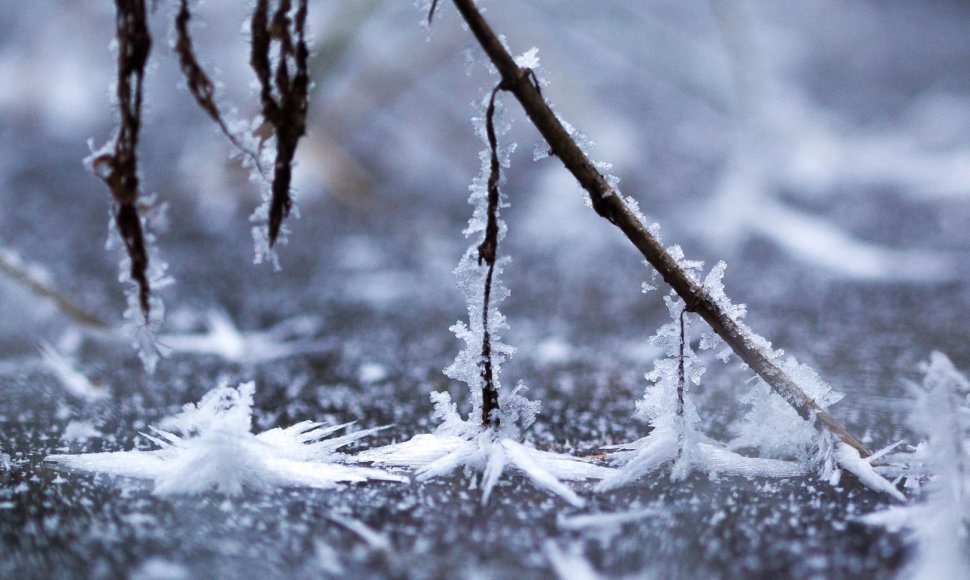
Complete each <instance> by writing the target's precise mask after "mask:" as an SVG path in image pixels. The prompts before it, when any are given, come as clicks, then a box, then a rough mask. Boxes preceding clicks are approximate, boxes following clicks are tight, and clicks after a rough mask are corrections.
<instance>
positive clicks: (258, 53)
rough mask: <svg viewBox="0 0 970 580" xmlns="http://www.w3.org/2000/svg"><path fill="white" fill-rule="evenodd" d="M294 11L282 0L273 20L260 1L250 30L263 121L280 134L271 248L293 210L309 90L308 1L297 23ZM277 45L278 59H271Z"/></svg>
mask: <svg viewBox="0 0 970 580" xmlns="http://www.w3.org/2000/svg"><path fill="white" fill-rule="evenodd" d="M291 7H292V3H291V2H290V0H278V3H277V6H276V11H275V12H273V15H272V18H271V17H270V9H269V1H268V0H257V2H256V6H255V8H254V9H253V16H252V20H251V27H250V28H251V29H252V52H251V56H250V64H251V66H252V68H253V71H254V72H255V73H256V78H257V79H258V80H259V85H260V93H259V95H260V101H261V102H262V108H263V117H264V118H265V119H266V121H267V122H269V124H270V125H272V126H273V129H274V131H275V134H276V162H275V164H274V166H273V184H272V199H271V201H270V208H269V244H270V246H273V245H274V244H275V243H276V239H277V237H278V236H279V232H280V228H281V226H282V224H283V220H285V219H286V217H287V216H288V215H289V214H290V210H291V209H292V208H293V199H292V197H291V196H290V182H291V180H292V174H293V159H294V157H295V156H296V146H297V143H298V142H299V141H300V138H301V137H303V135H304V134H305V133H306V114H307V92H308V90H309V86H310V77H309V74H308V73H307V58H308V56H309V50H307V46H306V19H307V0H298V3H297V9H296V13H295V15H294V16H293V18H290V11H291ZM274 46H275V47H276V50H277V54H275V55H271V51H272V49H273V47H274ZM274 64H275V70H274ZM291 66H292V68H293V70H292V72H291V70H290V67H291Z"/></svg>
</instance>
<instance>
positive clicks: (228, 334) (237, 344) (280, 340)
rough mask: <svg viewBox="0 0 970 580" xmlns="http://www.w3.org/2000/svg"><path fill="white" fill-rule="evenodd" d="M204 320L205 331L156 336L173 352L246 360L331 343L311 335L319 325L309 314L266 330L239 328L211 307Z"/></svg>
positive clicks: (309, 350)
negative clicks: (242, 329)
mask: <svg viewBox="0 0 970 580" xmlns="http://www.w3.org/2000/svg"><path fill="white" fill-rule="evenodd" d="M205 322H206V332H200V333H172V334H164V335H162V336H161V337H160V339H159V340H160V342H161V343H162V344H164V345H165V346H166V347H167V348H169V349H170V350H172V351H174V352H177V353H191V354H205V355H214V356H218V357H220V358H222V359H223V360H226V361H229V362H234V363H248V364H255V363H260V362H266V361H270V360H275V359H279V358H288V357H291V356H296V355H300V354H307V353H312V352H319V351H321V350H324V349H326V348H327V347H328V346H330V345H331V342H330V341H327V340H316V339H313V338H312V337H311V335H312V334H313V333H314V332H315V331H316V330H317V329H318V327H319V321H318V320H317V319H316V318H315V317H311V316H298V317H294V318H290V319H288V320H284V321H283V322H280V323H279V324H277V325H275V326H273V327H271V328H269V329H266V330H253V331H241V330H239V327H237V326H236V324H235V323H234V322H233V321H232V319H231V318H230V317H229V315H228V314H227V313H226V312H225V311H224V310H222V309H220V308H211V309H209V310H208V311H207V312H206V319H205Z"/></svg>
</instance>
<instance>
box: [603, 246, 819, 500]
mask: <svg viewBox="0 0 970 580" xmlns="http://www.w3.org/2000/svg"><path fill="white" fill-rule="evenodd" d="M672 250H674V252H673V253H674V254H675V255H676V256H678V260H679V262H680V264H681V266H682V267H684V268H685V269H686V270H687V271H688V272H689V273H690V274H691V275H693V276H697V275H698V274H699V272H700V270H701V268H702V267H703V264H702V263H700V262H690V261H687V260H684V259H683V252H682V251H680V249H679V248H677V247H675V248H673V249H672ZM722 264H723V263H722ZM714 271H715V272H718V274H717V275H716V276H715V278H716V279H717V280H718V281H719V280H720V277H719V276H720V273H722V272H723V266H722V265H721V264H719V265H718V266H717V267H715V269H714ZM705 288H706V289H709V290H710V289H717V286H715V285H712V286H710V288H708V287H707V286H705ZM664 301H665V302H666V304H667V309H668V311H669V312H670V317H671V321H670V322H668V323H667V324H665V325H663V326H661V327H660V329H659V330H658V331H657V333H656V334H655V335H654V336H653V337H651V339H650V342H651V343H652V344H653V345H655V346H657V347H660V348H662V349H664V351H665V353H666V356H665V357H664V358H662V359H658V360H657V361H655V363H654V368H653V370H652V371H651V372H649V373H647V375H646V379H647V380H648V381H650V383H651V385H650V386H648V387H647V389H646V392H645V393H644V396H643V399H642V400H640V401H639V402H638V403H637V415H638V416H640V417H642V418H644V419H646V420H647V421H648V422H649V423H650V426H651V427H652V429H653V430H652V431H651V432H650V434H649V435H647V436H646V437H643V438H642V439H639V440H637V441H634V442H632V443H628V444H625V445H615V446H610V447H608V449H610V451H611V453H610V455H611V459H612V460H613V462H614V463H615V464H616V465H617V466H618V467H619V469H618V470H617V471H616V473H615V474H613V475H611V476H610V477H608V478H606V479H604V480H603V481H602V482H601V483H600V484H599V486H598V489H600V490H607V489H612V488H616V487H620V486H623V485H626V484H629V483H632V482H633V481H636V480H637V479H639V478H640V477H643V476H644V475H647V474H649V473H652V472H654V471H656V470H658V469H661V468H664V467H666V466H669V468H670V478H671V480H673V481H678V480H682V479H684V478H686V477H687V476H688V475H690V473H691V472H692V471H704V472H707V473H709V474H711V475H721V474H723V475H740V476H745V477H756V476H761V477H791V476H795V475H800V474H802V473H804V471H805V469H804V467H803V466H802V465H801V464H799V463H795V462H791V461H782V460H778V459H762V458H753V457H745V456H743V455H740V454H738V453H735V452H733V451H731V450H729V449H728V448H727V447H726V446H725V445H723V444H721V443H718V442H717V441H714V440H712V439H710V438H708V437H706V436H705V435H704V434H703V433H702V432H701V431H700V429H699V425H700V421H701V419H700V416H699V415H698V413H697V409H696V407H695V406H694V403H693V402H692V401H691V398H690V387H691V386H696V385H699V384H700V382H701V377H702V376H703V374H704V371H705V369H704V367H703V366H702V365H701V363H700V361H699V360H698V357H697V354H696V352H695V351H694V349H693V348H692V346H691V342H690V340H689V336H690V335H689V332H688V330H689V321H690V316H689V313H688V312H687V311H686V310H685V304H684V301H683V300H682V299H681V298H679V297H678V296H677V295H676V294H675V293H674V292H673V291H671V293H670V294H669V295H668V296H666V297H665V298H664ZM701 346H702V347H705V348H713V347H714V346H717V342H716V341H714V340H712V339H710V338H709V337H708V338H705V339H704V340H702V341H701Z"/></svg>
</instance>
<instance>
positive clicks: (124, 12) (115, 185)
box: [91, 0, 152, 324]
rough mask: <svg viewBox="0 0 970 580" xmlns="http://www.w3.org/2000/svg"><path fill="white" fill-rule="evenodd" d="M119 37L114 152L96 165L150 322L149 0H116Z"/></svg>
mask: <svg viewBox="0 0 970 580" xmlns="http://www.w3.org/2000/svg"><path fill="white" fill-rule="evenodd" d="M115 7H116V10H117V13H116V21H117V33H116V34H117V40H118V92H117V97H118V111H119V117H120V118H119V124H118V132H117V135H116V136H115V144H114V151H113V152H112V153H106V154H104V155H100V156H98V157H97V158H96V159H94V160H93V161H92V163H91V167H92V169H93V170H94V172H95V173H96V174H97V175H98V177H100V178H101V179H102V180H103V181H104V182H105V183H106V184H107V185H108V188H109V189H110V190H111V195H112V197H113V198H114V202H115V208H114V218H115V224H116V225H117V227H118V233H119V235H120V236H121V239H122V240H123V241H124V244H125V250H126V251H127V252H128V257H129V258H130V259H131V278H132V280H134V281H135V282H136V283H137V284H138V302H139V306H140V307H141V312H142V315H143V316H144V318H145V324H148V321H149V310H150V307H149V297H150V296H151V288H150V286H149V283H148V276H147V270H148V253H147V251H146V249H145V237H144V233H143V232H142V227H141V217H140V216H139V215H138V205H137V202H138V195H139V185H138V136H139V133H140V130H141V105H142V87H143V84H144V79H145V64H146V63H147V62H148V55H149V53H150V52H151V47H152V38H151V34H150V33H149V31H148V20H147V11H146V8H145V0H115Z"/></svg>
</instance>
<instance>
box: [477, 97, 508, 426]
mask: <svg viewBox="0 0 970 580" xmlns="http://www.w3.org/2000/svg"><path fill="white" fill-rule="evenodd" d="M500 90H503V87H502V83H499V84H497V85H495V88H494V89H492V94H491V96H490V97H489V99H488V107H487V108H486V110H485V136H486V138H487V139H488V148H489V153H490V154H491V158H490V160H489V173H488V206H487V209H486V214H487V220H486V223H485V237H484V239H482V243H481V244H479V245H478V265H479V266H481V265H482V262H483V261H484V262H485V264H486V265H487V266H488V272H487V273H486V274H485V292H484V297H483V301H482V330H483V332H482V358H481V361H480V362H479V365H480V367H481V374H482V426H483V427H492V428H496V429H497V428H498V427H499V414H498V413H497V412H495V411H498V410H499V404H498V390H497V389H496V388H495V379H494V377H493V375H492V337H491V333H490V331H489V328H488V310H489V303H490V302H491V297H492V275H493V273H494V272H495V255H496V253H497V251H498V208H499V190H498V183H499V179H500V177H501V175H500V171H501V165H500V164H499V160H498V138H497V137H496V136H495V97H496V96H498V92H499V91H500Z"/></svg>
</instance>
